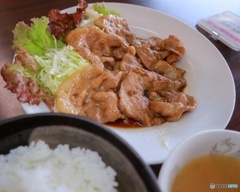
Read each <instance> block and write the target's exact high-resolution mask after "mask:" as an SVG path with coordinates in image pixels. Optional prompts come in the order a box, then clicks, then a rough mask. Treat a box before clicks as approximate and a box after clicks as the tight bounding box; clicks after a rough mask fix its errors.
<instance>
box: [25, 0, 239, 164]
mask: <svg viewBox="0 0 240 192" xmlns="http://www.w3.org/2000/svg"><path fill="white" fill-rule="evenodd" d="M89 6H91V5H89ZM106 6H107V7H109V8H113V9H115V10H116V11H118V12H120V13H121V15H122V17H123V18H125V19H126V20H127V22H128V24H129V26H130V28H131V30H132V31H133V32H135V33H136V34H137V35H138V36H142V37H149V36H151V35H155V36H156V35H157V36H159V37H161V38H167V37H168V35H169V34H174V35H176V36H177V37H178V38H180V39H181V40H182V42H183V43H184V45H185V47H186V52H185V54H184V56H183V58H182V59H181V60H180V61H179V62H178V65H179V67H181V68H183V69H185V70H186V71H187V72H186V76H185V77H186V79H187V81H188V86H187V88H186V89H185V93H187V94H190V95H192V96H194V97H195V98H196V100H197V108H196V109H195V110H194V111H192V112H190V113H186V114H184V115H183V117H182V118H181V119H180V120H179V121H177V122H170V123H165V124H163V125H161V126H156V127H148V128H141V129H121V128H112V130H113V131H114V132H116V133H117V134H118V135H120V136H121V137H122V138H123V139H125V140H126V141H127V142H128V143H129V144H130V145H131V146H132V147H133V148H134V149H135V150H136V151H137V152H138V153H139V154H140V156H141V157H142V158H143V159H144V160H145V162H146V163H148V164H157V163H162V162H163V161H164V160H165V159H166V158H167V156H168V154H169V152H170V151H171V150H172V149H173V148H174V147H175V146H176V145H177V144H178V143H179V142H180V141H182V140H183V139H184V138H186V137H188V136H190V135H192V134H193V133H196V132H199V131H202V130H207V129H225V127H226V125H227V123H228V122H229V120H230V118H231V116H232V113H233V109H234V105H235V85H234V81H233V77H232V74H231V72H230V70H229V67H228V65H227V63H226V62H225V60H224V59H223V57H222V55H221V54H220V53H219V51H218V50H217V49H216V48H215V47H214V46H213V45H212V44H211V43H210V42H209V41H208V40H207V39H206V38H205V37H204V36H203V35H201V34H200V33H199V32H197V31H196V30H195V29H193V28H191V27H189V26H188V25H186V24H184V23H182V22H181V21H179V20H177V19H175V18H173V17H171V16H169V15H166V14H164V13H161V12H159V11H156V10H153V9H149V8H145V7H141V6H136V5H131V4H122V3H106ZM64 11H67V12H73V11H75V8H73V7H72V8H68V9H66V10H64ZM23 108H24V110H25V111H26V113H38V112H47V111H48V109H47V108H46V106H44V104H41V105H40V106H29V105H27V104H23Z"/></svg>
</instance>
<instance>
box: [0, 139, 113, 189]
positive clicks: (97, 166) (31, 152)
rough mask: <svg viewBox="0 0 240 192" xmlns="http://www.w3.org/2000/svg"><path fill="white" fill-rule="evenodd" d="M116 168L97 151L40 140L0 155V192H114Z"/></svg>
mask: <svg viewBox="0 0 240 192" xmlns="http://www.w3.org/2000/svg"><path fill="white" fill-rule="evenodd" d="M115 177H116V172H115V171H114V170H113V169H112V168H111V167H109V166H106V164H105V163H104V162H103V161H102V159H101V157H100V156H99V155H98V153H97V152H93V151H91V150H88V149H84V148H79V147H77V148H73V149H69V146H68V145H58V146H57V147H56V148H55V149H54V150H51V149H50V148H49V146H48V145H47V144H45V143H44V142H43V141H38V142H37V143H31V144H30V146H24V147H23V146H20V147H18V148H16V149H13V150H11V151H10V153H9V154H7V155H0V192H53V191H54V192H82V191H84V192H96V191H101V192H116V191H117V190H116V188H115V187H116V186H117V185H118V184H117V182H116V180H115Z"/></svg>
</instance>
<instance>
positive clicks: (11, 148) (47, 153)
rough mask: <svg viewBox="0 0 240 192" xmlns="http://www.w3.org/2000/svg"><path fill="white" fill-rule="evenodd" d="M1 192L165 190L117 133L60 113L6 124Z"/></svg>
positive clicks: (0, 141) (0, 127) (1, 134)
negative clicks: (160, 187)
mask: <svg viewBox="0 0 240 192" xmlns="http://www.w3.org/2000/svg"><path fill="white" fill-rule="evenodd" d="M0 170H1V171H0V191H4V192H14V191H17V192H43V191H44V192H148V191H149V192H159V191H160V189H159V187H158V184H157V178H156V176H155V175H154V173H153V171H152V170H151V168H150V167H149V166H148V165H146V164H145V163H144V162H143V160H142V159H141V158H140V157H139V155H138V154H137V153H136V152H135V151H134V150H133V149H132V148H131V147H130V146H129V145H128V144H127V143H125V142H124V141H123V140H122V139H121V138H119V137H118V136H117V135H116V134H115V133H114V132H113V131H111V130H110V129H109V128H107V127H105V126H104V125H102V124H100V123H97V122H94V121H92V120H90V119H86V118H82V117H77V116H73V115H67V114H59V113H41V114H32V115H23V116H19V117H15V118H11V119H7V120H4V121H1V122H0Z"/></svg>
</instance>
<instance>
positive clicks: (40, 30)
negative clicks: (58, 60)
mask: <svg viewBox="0 0 240 192" xmlns="http://www.w3.org/2000/svg"><path fill="white" fill-rule="evenodd" d="M31 21H32V23H31V25H30V26H28V25H27V24H25V23H24V22H19V23H17V24H16V26H15V28H14V30H13V34H14V39H13V48H14V49H16V48H18V47H22V48H24V49H25V50H26V51H27V52H28V53H29V54H30V55H38V56H41V55H43V54H44V53H45V51H46V50H47V49H49V48H61V47H63V46H64V43H63V42H62V41H60V40H56V39H55V38H54V36H52V35H51V33H50V32H49V30H48V28H47V26H48V23H49V19H48V18H47V17H45V16H43V17H41V18H33V19H31Z"/></svg>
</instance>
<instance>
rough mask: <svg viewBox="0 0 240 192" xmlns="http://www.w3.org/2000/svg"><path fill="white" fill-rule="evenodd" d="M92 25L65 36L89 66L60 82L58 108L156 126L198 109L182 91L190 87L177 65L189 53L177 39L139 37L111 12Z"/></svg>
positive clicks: (85, 114)
mask: <svg viewBox="0 0 240 192" xmlns="http://www.w3.org/2000/svg"><path fill="white" fill-rule="evenodd" d="M94 23H95V26H84V27H77V28H76V29H74V30H72V31H71V32H70V33H69V34H68V35H67V37H66V42H67V43H68V44H69V45H71V46H73V47H74V49H75V50H76V51H77V52H78V53H79V54H80V55H81V56H82V57H83V58H84V59H86V60H88V61H90V62H91V66H89V67H85V68H84V70H79V71H77V72H75V73H74V74H72V75H71V76H70V77H68V78H67V79H66V80H65V81H63V83H62V84H61V85H60V87H59V89H58V92H57V98H56V107H57V109H58V110H59V111H61V112H65V113H73V114H77V115H80V116H84V117H88V118H91V119H94V120H96V121H99V122H101V123H107V122H114V121H116V120H118V119H122V120H123V121H126V122H127V121H128V120H129V119H133V120H135V121H137V122H138V123H139V124H141V125H144V126H153V125H160V124H162V123H164V122H166V121H177V120H179V119H180V118H181V116H182V114H183V113H184V112H187V111H192V110H193V109H194V108H195V107H196V101H195V99H194V97H192V96H189V95H186V94H184V93H183V92H182V90H183V89H184V87H186V86H187V83H186V79H185V78H184V74H185V71H184V70H183V69H180V68H177V67H174V64H175V62H176V61H177V60H179V59H180V58H181V57H182V54H183V53H184V51H185V48H184V46H183V44H182V42H181V41H180V40H179V39H178V38H177V37H175V36H173V35H170V36H169V37H168V38H167V39H160V38H157V37H151V38H148V39H141V38H138V37H136V36H135V35H134V34H133V33H131V31H130V30H129V27H128V24H127V22H126V20H124V19H122V18H120V17H118V16H113V15H107V16H102V17H100V18H98V19H97V20H95V22H94Z"/></svg>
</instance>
